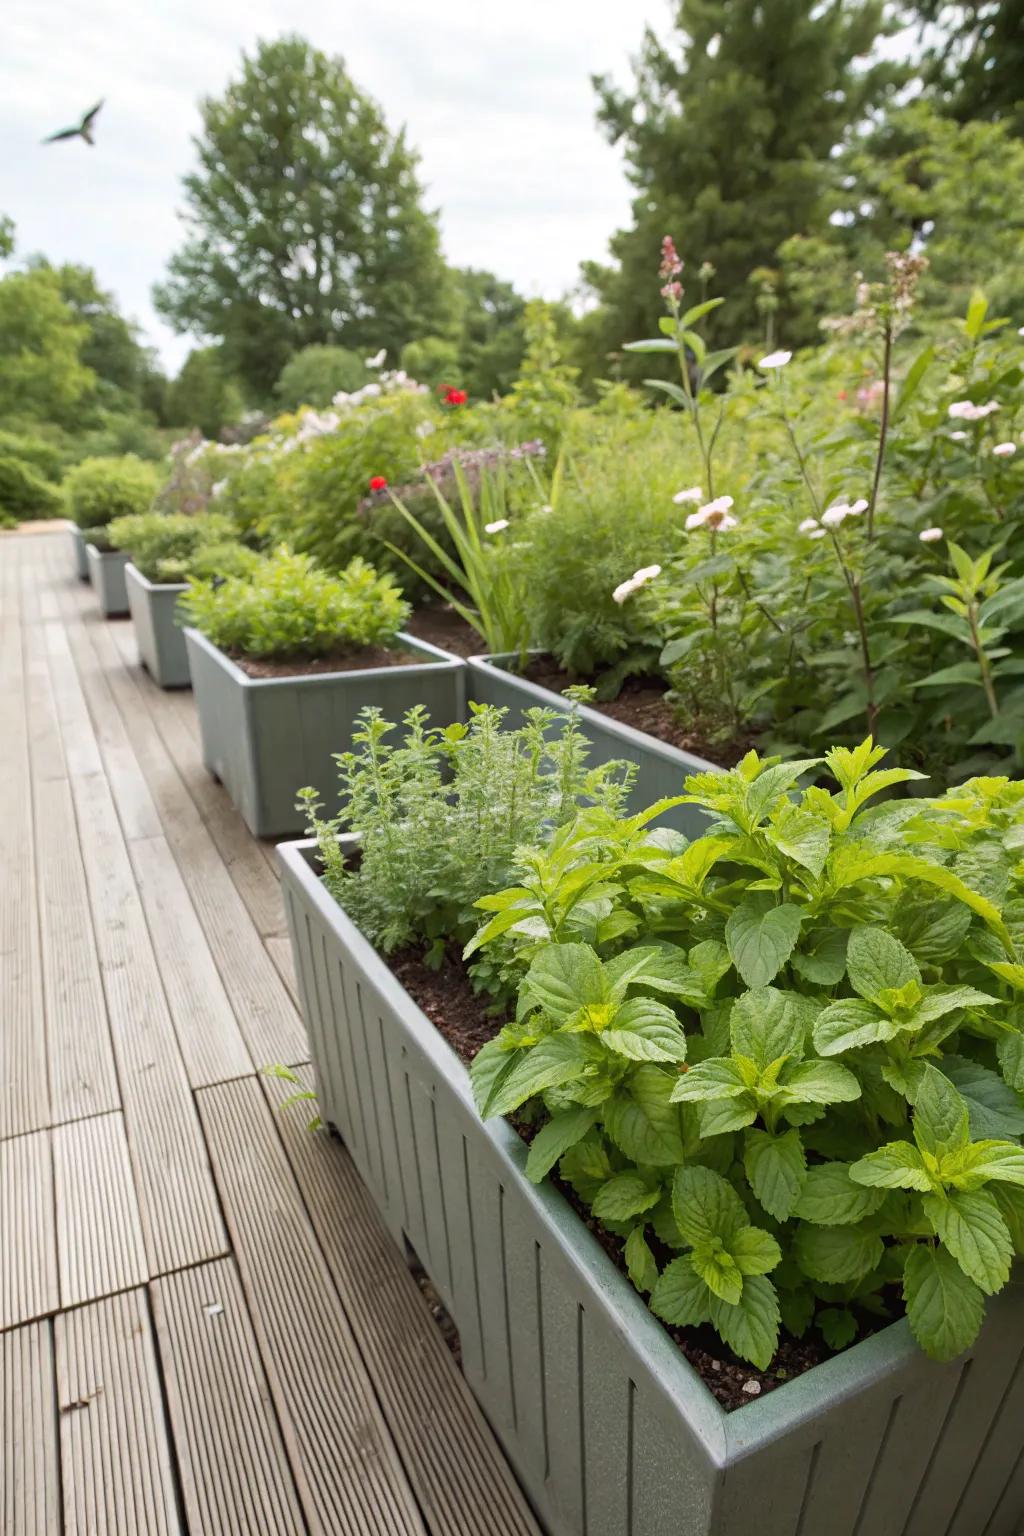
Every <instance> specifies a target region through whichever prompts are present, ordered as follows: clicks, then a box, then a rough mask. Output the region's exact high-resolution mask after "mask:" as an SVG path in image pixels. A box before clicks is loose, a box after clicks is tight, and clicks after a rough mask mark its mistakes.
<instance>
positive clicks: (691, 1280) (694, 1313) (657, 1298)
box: [651, 1254, 711, 1328]
mask: <svg viewBox="0 0 1024 1536" xmlns="http://www.w3.org/2000/svg"><path fill="white" fill-rule="evenodd" d="M651 1311H652V1312H653V1313H654V1314H655V1316H656V1317H660V1318H661V1320H662V1321H663V1322H665V1323H672V1324H673V1325H674V1326H676V1327H682V1328H686V1327H692V1328H696V1327H699V1325H700V1324H701V1323H708V1322H710V1321H711V1292H710V1291H709V1290H708V1288H707V1286H706V1285H705V1283H704V1281H703V1280H702V1279H701V1278H700V1276H699V1275H698V1274H697V1273H696V1272H695V1271H694V1268H693V1265H692V1263H691V1262H690V1257H689V1255H688V1254H687V1255H686V1256H685V1257H684V1258H681V1259H673V1260H672V1262H671V1263H670V1264H666V1266H665V1268H664V1269H663V1270H662V1272H661V1274H660V1275H659V1276H658V1283H657V1284H656V1285H655V1287H654V1289H653V1291H652V1292H651Z"/></svg>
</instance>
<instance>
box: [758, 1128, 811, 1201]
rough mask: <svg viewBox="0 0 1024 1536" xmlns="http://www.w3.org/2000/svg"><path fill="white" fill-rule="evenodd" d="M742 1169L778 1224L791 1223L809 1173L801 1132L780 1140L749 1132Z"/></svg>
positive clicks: (788, 1132) (791, 1132)
mask: <svg viewBox="0 0 1024 1536" xmlns="http://www.w3.org/2000/svg"><path fill="white" fill-rule="evenodd" d="M743 1166H744V1168H745V1169H746V1173H747V1178H748V1179H749V1180H750V1187H751V1189H752V1190H753V1191H754V1194H755V1195H756V1196H757V1198H758V1200H759V1201H760V1202H761V1204H762V1205H763V1207H764V1209H765V1210H766V1211H767V1212H768V1214H769V1216H774V1217H775V1220H776V1221H788V1220H789V1218H790V1216H792V1214H793V1211H794V1209H795V1208H796V1203H797V1200H798V1199H799V1197H800V1191H801V1189H802V1188H803V1183H804V1178H805V1175H806V1172H807V1159H806V1157H805V1155H804V1147H803V1142H802V1141H801V1139H800V1132H799V1131H797V1130H789V1131H785V1132H783V1134H782V1135H781V1136H773V1135H771V1134H770V1132H768V1131H758V1130H749V1131H747V1133H746V1135H745V1137H744V1143H743Z"/></svg>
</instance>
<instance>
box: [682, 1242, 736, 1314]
mask: <svg viewBox="0 0 1024 1536" xmlns="http://www.w3.org/2000/svg"><path fill="white" fill-rule="evenodd" d="M690 1263H691V1264H692V1265H693V1269H694V1273H695V1274H696V1275H699V1277H700V1278H701V1279H702V1280H703V1281H704V1284H705V1285H706V1286H707V1288H708V1290H709V1291H710V1292H711V1294H712V1296H716V1297H719V1298H720V1299H721V1300H722V1301H728V1302H737V1301H739V1299H740V1296H741V1295H742V1294H743V1276H742V1274H741V1273H740V1268H739V1265H738V1264H737V1263H736V1260H735V1259H734V1258H733V1257H732V1255H731V1254H730V1253H727V1252H726V1251H725V1249H724V1248H723V1247H722V1246H721V1243H719V1244H718V1245H717V1246H716V1247H714V1248H712V1247H710V1246H709V1245H708V1244H706V1243H696V1244H695V1245H694V1248H693V1252H692V1253H691V1254H690Z"/></svg>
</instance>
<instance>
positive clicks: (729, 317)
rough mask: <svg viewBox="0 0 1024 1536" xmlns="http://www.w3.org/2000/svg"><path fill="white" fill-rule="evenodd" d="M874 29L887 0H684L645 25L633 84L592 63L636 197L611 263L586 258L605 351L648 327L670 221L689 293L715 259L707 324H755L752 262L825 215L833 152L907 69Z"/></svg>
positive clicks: (603, 111)
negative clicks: (876, 58) (670, 26)
mask: <svg viewBox="0 0 1024 1536" xmlns="http://www.w3.org/2000/svg"><path fill="white" fill-rule="evenodd" d="M881 29H882V3H881V0H833V3H832V4H830V5H828V6H820V5H818V4H817V3H816V0H678V3H677V4H676V7H675V18H674V35H673V37H672V39H671V41H669V42H664V43H663V42H661V41H659V39H658V38H657V37H656V36H655V35H654V33H653V32H652V31H650V30H648V31H647V33H646V34H645V37H644V42H643V47H642V50H641V54H640V57H639V59H638V60H637V61H636V62H635V65H634V69H635V80H634V83H633V86H632V88H631V89H630V90H626V91H624V90H620V89H618V88H617V87H616V86H614V85H613V84H612V83H611V82H610V81H609V80H608V79H605V78H598V79H595V82H594V84H595V87H596V89H597V92H598V97H599V102H600V107H599V114H598V115H599V120H600V121H601V123H602V124H603V125H604V127H605V129H606V131H607V133H608V136H609V138H610V139H611V141H612V142H613V143H621V144H622V145H623V146H624V148H625V152H626V159H627V166H628V170H629V175H630V179H631V181H632V183H633V185H634V187H635V189H636V197H635V199H634V202H633V223H632V226H631V228H629V229H625V230H621V231H619V233H618V234H616V235H615V236H614V237H613V239H612V242H611V250H612V255H613V257H614V258H615V261H616V265H615V266H613V267H600V266H596V265H591V266H589V267H587V268H585V269H584V271H585V275H586V277H587V280H588V281H589V283H590V284H591V286H592V287H593V288H594V290H595V291H596V292H597V294H598V295H599V297H600V299H601V300H602V302H603V306H604V311H605V313H604V315H603V316H602V321H601V324H600V325H599V326H598V325H596V324H595V322H594V321H593V320H591V321H590V322H589V324H588V327H587V330H588V335H589V342H590V345H591V347H594V346H596V347H597V348H598V349H602V348H603V350H604V351H605V352H606V353H608V352H614V351H616V350H617V349H618V348H619V347H620V346H621V343H622V342H623V341H625V340H632V339H635V338H637V337H640V336H646V335H650V334H651V332H652V331H653V330H655V329H656V328H657V322H658V318H659V316H660V314H661V311H662V303H661V299H660V297H659V293H658V283H657V281H656V277H657V267H658V252H659V247H660V242H661V238H662V236H663V235H665V234H671V235H673V236H674V238H675V241H676V244H677V246H678V247H679V249H680V251H681V252H682V255H683V257H684V260H685V262H686V273H685V275H684V279H683V280H684V283H686V284H687V295H688V297H690V296H691V295H692V297H693V301H694V302H696V299H697V297H699V293H698V292H697V291H696V290H695V287H694V280H695V278H696V275H697V272H698V269H699V268H700V267H701V265H702V263H705V262H709V263H712V264H713V266H714V268H715V270H716V273H717V276H716V278H715V288H716V291H717V292H719V293H723V294H724V295H725V296H726V298H727V301H728V303H727V306H726V308H725V310H724V312H723V318H722V319H721V321H719V317H718V316H717V315H716V316H714V317H712V320H711V326H710V328H711V329H712V331H715V329H716V325H715V322H718V325H719V328H718V330H717V335H718V336H719V337H720V336H723V335H728V336H729V337H730V338H738V337H739V336H741V335H743V334H744V333H756V331H757V330H758V329H759V327H758V323H757V294H756V290H755V288H754V287H752V286H749V285H748V283H747V279H748V277H749V275H750V274H751V272H753V271H754V270H755V269H757V268H759V267H766V266H770V265H771V263H772V261H773V258H774V253H775V250H776V248H777V247H778V245H779V244H780V243H781V242H782V241H783V240H785V239H786V238H787V237H789V236H790V235H794V234H800V233H810V232H813V231H814V230H815V229H816V228H818V227H820V225H821V224H822V223H823V221H824V219H825V217H826V212H827V210H826V209H825V207H824V204H823V194H824V192H825V191H826V190H827V187H828V164H829V157H830V155H831V154H832V152H833V150H834V149H835V147H836V146H837V145H838V144H839V143H840V142H841V141H842V140H843V137H844V135H845V134H846V132H847V130H848V129H849V127H850V125H851V124H852V123H855V122H857V121H858V120H859V119H860V118H861V117H862V115H863V112H864V109H865V107H866V106H867V105H868V104H869V103H870V102H872V101H873V100H875V99H877V98H878V97H879V96H880V95H883V94H884V93H885V91H886V89H887V87H889V86H890V85H891V84H893V83H894V82H895V81H896V80H897V79H899V78H901V77H902V74H903V73H904V70H903V69H902V67H901V66H897V65H874V66H871V67H868V68H864V67H862V61H863V58H864V56H865V55H866V54H868V53H869V51H870V50H871V48H872V46H873V44H874V42H875V39H876V38H877V37H878V35H879V33H880V31H881ZM857 61H861V63H860V65H858V62H857ZM595 333H597V334H595ZM641 365H643V364H642V360H641ZM644 366H648V367H649V360H648V364H647V365H644ZM626 371H631V370H626Z"/></svg>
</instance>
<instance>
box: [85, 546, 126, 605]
mask: <svg viewBox="0 0 1024 1536" xmlns="http://www.w3.org/2000/svg"><path fill="white" fill-rule="evenodd" d="M86 554H87V556H88V560H89V580H90V581H91V582H92V585H93V591H94V592H95V593H96V598H97V601H98V602H99V605H100V612H101V613H102V615H103V617H104V618H105V619H119V618H121V617H122V615H123V614H126V613H127V612H128V588H127V586H126V585H125V579H124V569H125V566H126V565H127V564H128V556H127V555H126V554H124V553H123V551H121V550H119V549H114V550H104V551H100V550H98V549H97V548H96V546H95V544H87V545H86Z"/></svg>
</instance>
